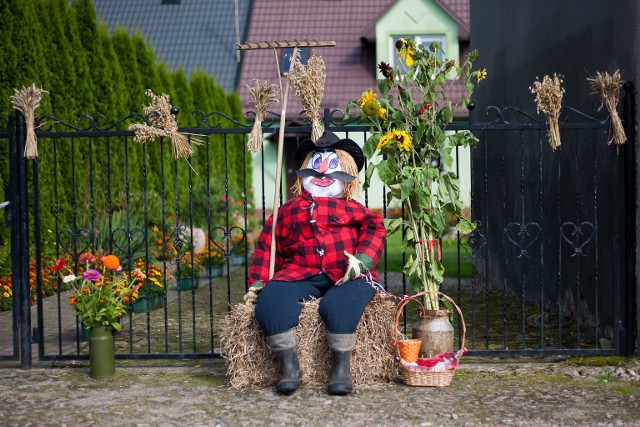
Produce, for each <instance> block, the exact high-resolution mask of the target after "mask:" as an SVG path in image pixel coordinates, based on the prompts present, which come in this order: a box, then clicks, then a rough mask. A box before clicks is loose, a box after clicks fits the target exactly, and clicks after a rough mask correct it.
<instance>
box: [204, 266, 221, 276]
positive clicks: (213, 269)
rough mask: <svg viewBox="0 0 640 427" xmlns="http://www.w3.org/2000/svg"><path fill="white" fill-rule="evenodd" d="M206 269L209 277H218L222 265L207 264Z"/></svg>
mask: <svg viewBox="0 0 640 427" xmlns="http://www.w3.org/2000/svg"><path fill="white" fill-rule="evenodd" d="M207 271H208V273H209V276H210V277H220V276H222V266H221V265H209V266H207Z"/></svg>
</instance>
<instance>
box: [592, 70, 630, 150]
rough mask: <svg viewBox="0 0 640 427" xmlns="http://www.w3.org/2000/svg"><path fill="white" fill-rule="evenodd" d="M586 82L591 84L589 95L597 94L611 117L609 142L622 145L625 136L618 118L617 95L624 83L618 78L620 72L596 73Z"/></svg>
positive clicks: (625, 138) (625, 139)
mask: <svg viewBox="0 0 640 427" xmlns="http://www.w3.org/2000/svg"><path fill="white" fill-rule="evenodd" d="M587 81H589V82H590V83H591V89H593V92H591V94H599V95H600V97H601V98H602V105H604V106H605V107H606V108H607V111H608V112H609V115H610V116H611V134H612V135H611V140H610V141H609V144H611V142H614V143H615V144H616V145H622V144H624V143H625V142H626V141H627V135H626V134H625V132H624V127H623V126H622V120H620V116H618V110H617V107H618V94H619V93H620V88H621V87H622V84H623V83H624V81H623V80H622V78H621V76H620V70H616V72H615V73H613V75H611V74H609V73H607V72H604V73H601V72H600V71H598V72H597V73H596V76H595V77H589V78H587Z"/></svg>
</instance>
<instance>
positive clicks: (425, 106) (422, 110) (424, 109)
mask: <svg viewBox="0 0 640 427" xmlns="http://www.w3.org/2000/svg"><path fill="white" fill-rule="evenodd" d="M430 108H431V103H430V102H427V103H426V104H424V107H422V108H421V109H420V115H423V114H424V113H425V112H427V111H429V109H430Z"/></svg>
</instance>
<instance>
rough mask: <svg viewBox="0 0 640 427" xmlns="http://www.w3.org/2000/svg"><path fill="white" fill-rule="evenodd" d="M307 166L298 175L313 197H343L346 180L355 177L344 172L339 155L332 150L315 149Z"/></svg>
mask: <svg viewBox="0 0 640 427" xmlns="http://www.w3.org/2000/svg"><path fill="white" fill-rule="evenodd" d="M305 167H306V169H302V170H300V171H299V173H298V175H299V176H301V177H302V187H303V188H304V189H305V190H307V191H308V192H309V193H311V195H312V196H313V197H334V198H342V196H343V195H344V181H351V180H352V179H353V178H354V177H352V176H351V175H348V174H346V173H345V172H342V166H340V162H339V161H338V155H337V154H336V153H335V151H332V150H326V151H325V150H323V151H315V152H314V153H313V154H312V155H311V158H310V159H309V162H308V163H307V164H306V165H305Z"/></svg>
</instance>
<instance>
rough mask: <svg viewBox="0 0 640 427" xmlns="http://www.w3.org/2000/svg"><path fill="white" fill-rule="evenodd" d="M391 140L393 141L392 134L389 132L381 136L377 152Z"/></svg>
mask: <svg viewBox="0 0 640 427" xmlns="http://www.w3.org/2000/svg"><path fill="white" fill-rule="evenodd" d="M392 139H393V132H390V133H388V134H386V135H382V137H381V138H380V141H378V150H380V149H382V148H383V147H384V146H385V145H387V144H388V143H389V141H391V140H392Z"/></svg>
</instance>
